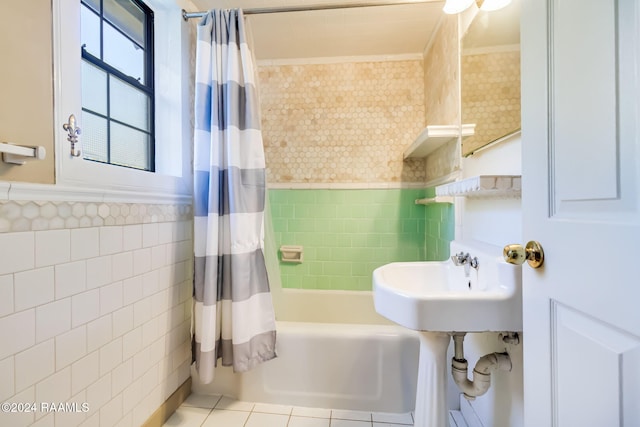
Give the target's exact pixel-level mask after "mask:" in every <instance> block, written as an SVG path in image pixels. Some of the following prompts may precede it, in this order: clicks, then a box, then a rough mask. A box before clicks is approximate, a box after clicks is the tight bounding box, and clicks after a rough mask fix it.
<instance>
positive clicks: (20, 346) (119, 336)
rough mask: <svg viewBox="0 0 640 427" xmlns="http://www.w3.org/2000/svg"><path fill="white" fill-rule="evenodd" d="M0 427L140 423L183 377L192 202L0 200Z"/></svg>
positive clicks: (187, 339)
mask: <svg viewBox="0 0 640 427" xmlns="http://www.w3.org/2000/svg"><path fill="white" fill-rule="evenodd" d="M0 218H2V221H0V342H2V346H0V378H2V384H0V401H2V402H5V401H7V402H15V403H20V402H22V403H24V402H35V403H36V404H37V405H40V403H42V402H49V403H77V404H82V403H85V402H86V403H88V411H87V412H82V411H80V412H78V413H61V412H58V413H50V412H49V413H47V412H46V411H42V410H39V411H37V412H35V413H33V412H32V413H22V414H16V413H10V412H9V413H7V412H0V425H11V426H23V425H24V426H27V425H31V424H34V423H36V422H37V424H38V425H40V424H44V425H50V426H56V427H75V426H87V427H89V426H96V425H100V426H105V427H106V426H114V425H118V426H121V427H136V426H139V425H141V424H142V423H143V422H144V421H146V420H147V418H148V417H149V416H150V415H151V414H152V413H153V411H155V410H156V409H157V408H158V407H159V406H160V405H161V404H162V403H163V402H164V400H165V399H166V398H167V397H168V396H169V395H170V394H171V393H172V392H173V391H175V390H176V389H177V387H178V386H179V385H180V384H182V383H183V382H184V381H185V380H186V379H187V378H188V377H189V375H190V370H189V365H190V362H191V358H190V345H191V344H190V333H189V327H190V321H191V319H190V317H191V310H190V308H191V304H190V297H191V281H192V275H193V272H192V270H193V268H192V259H193V258H192V241H193V232H192V214H191V206H190V205H189V204H181V203H180V204H173V205H171V204H145V203H116V202H113V203H111V202H108V203H107V202H104V203H103V202H81V201H60V200H57V201H42V202H38V201H28V200H27V201H16V200H8V201H2V202H0Z"/></svg>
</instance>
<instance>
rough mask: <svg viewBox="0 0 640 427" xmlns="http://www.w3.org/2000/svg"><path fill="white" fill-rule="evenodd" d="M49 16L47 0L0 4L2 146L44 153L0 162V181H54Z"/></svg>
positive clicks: (49, 7) (49, 0) (49, 4)
mask: <svg viewBox="0 0 640 427" xmlns="http://www.w3.org/2000/svg"><path fill="white" fill-rule="evenodd" d="M51 16H52V12H51V0H29V1H2V2H0V55H2V60H1V65H0V142H11V143H15V144H20V145H41V146H43V147H45V149H46V150H47V157H46V159H45V160H37V161H36V160H32V161H28V162H27V164H26V165H23V166H17V165H8V164H5V163H2V162H0V181H26V182H37V183H53V182H54V179H55V178H54V157H53V156H54V153H53V152H54V145H53V126H54V125H53V83H52V80H53V65H52V43H51V32H52V29H51ZM61 126H62V124H61Z"/></svg>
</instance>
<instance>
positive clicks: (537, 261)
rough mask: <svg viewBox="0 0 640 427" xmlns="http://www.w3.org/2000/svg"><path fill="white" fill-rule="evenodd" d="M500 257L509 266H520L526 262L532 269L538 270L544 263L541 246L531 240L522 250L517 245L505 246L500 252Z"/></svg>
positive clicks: (520, 246)
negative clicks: (502, 257)
mask: <svg viewBox="0 0 640 427" xmlns="http://www.w3.org/2000/svg"><path fill="white" fill-rule="evenodd" d="M502 256H504V260H505V261H506V262H508V263H510V264H517V265H520V264H522V263H524V262H525V261H527V263H528V264H529V265H530V266H531V267H533V268H539V267H540V266H541V265H542V263H543V262H544V251H543V250H542V245H541V244H540V243H539V242H536V241H535V240H531V241H530V242H529V243H527V246H525V247H524V248H523V247H522V245H518V244H513V245H507V246H505V247H504V249H503V250H502Z"/></svg>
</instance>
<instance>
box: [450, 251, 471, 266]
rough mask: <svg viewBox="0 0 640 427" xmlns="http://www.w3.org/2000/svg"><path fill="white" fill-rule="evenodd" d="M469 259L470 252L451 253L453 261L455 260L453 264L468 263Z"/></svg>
mask: <svg viewBox="0 0 640 427" xmlns="http://www.w3.org/2000/svg"><path fill="white" fill-rule="evenodd" d="M468 260H469V254H465V253H464V252H460V253H457V254H455V255H451V261H453V265H455V266H460V265H463V264H466V263H467V261H468Z"/></svg>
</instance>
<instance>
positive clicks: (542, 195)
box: [522, 0, 640, 427]
mask: <svg viewBox="0 0 640 427" xmlns="http://www.w3.org/2000/svg"><path fill="white" fill-rule="evenodd" d="M523 3H524V4H523V18H522V52H523V54H522V55H523V56H522V81H523V86H522V104H523V109H522V111H523V123H522V128H523V132H522V137H523V150H522V151H523V153H522V154H523V201H522V206H523V221H524V230H523V236H524V239H525V242H526V241H527V240H538V241H539V242H540V243H541V244H542V246H543V248H544V251H545V262H544V265H543V267H541V268H540V269H532V268H531V267H529V266H527V265H526V264H525V266H524V267H523V275H524V290H523V294H524V297H523V298H524V340H523V342H524V371H525V373H524V382H525V386H524V388H525V389H524V401H525V426H527V427H547V426H560V427H591V426H593V427H610V426H626V427H637V426H640V250H639V247H640V225H639V224H640V212H639V211H640V172H639V169H640V144H639V143H638V141H639V139H640V138H639V134H640V127H639V124H640V119H639V114H640V89H639V84H640V79H639V78H638V73H639V71H638V70H640V59H639V57H640V31H639V28H638V27H639V23H640V1H637V0H617V1H614V0H587V1H585V0H547V1H545V0H529V1H525V2H523Z"/></svg>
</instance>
